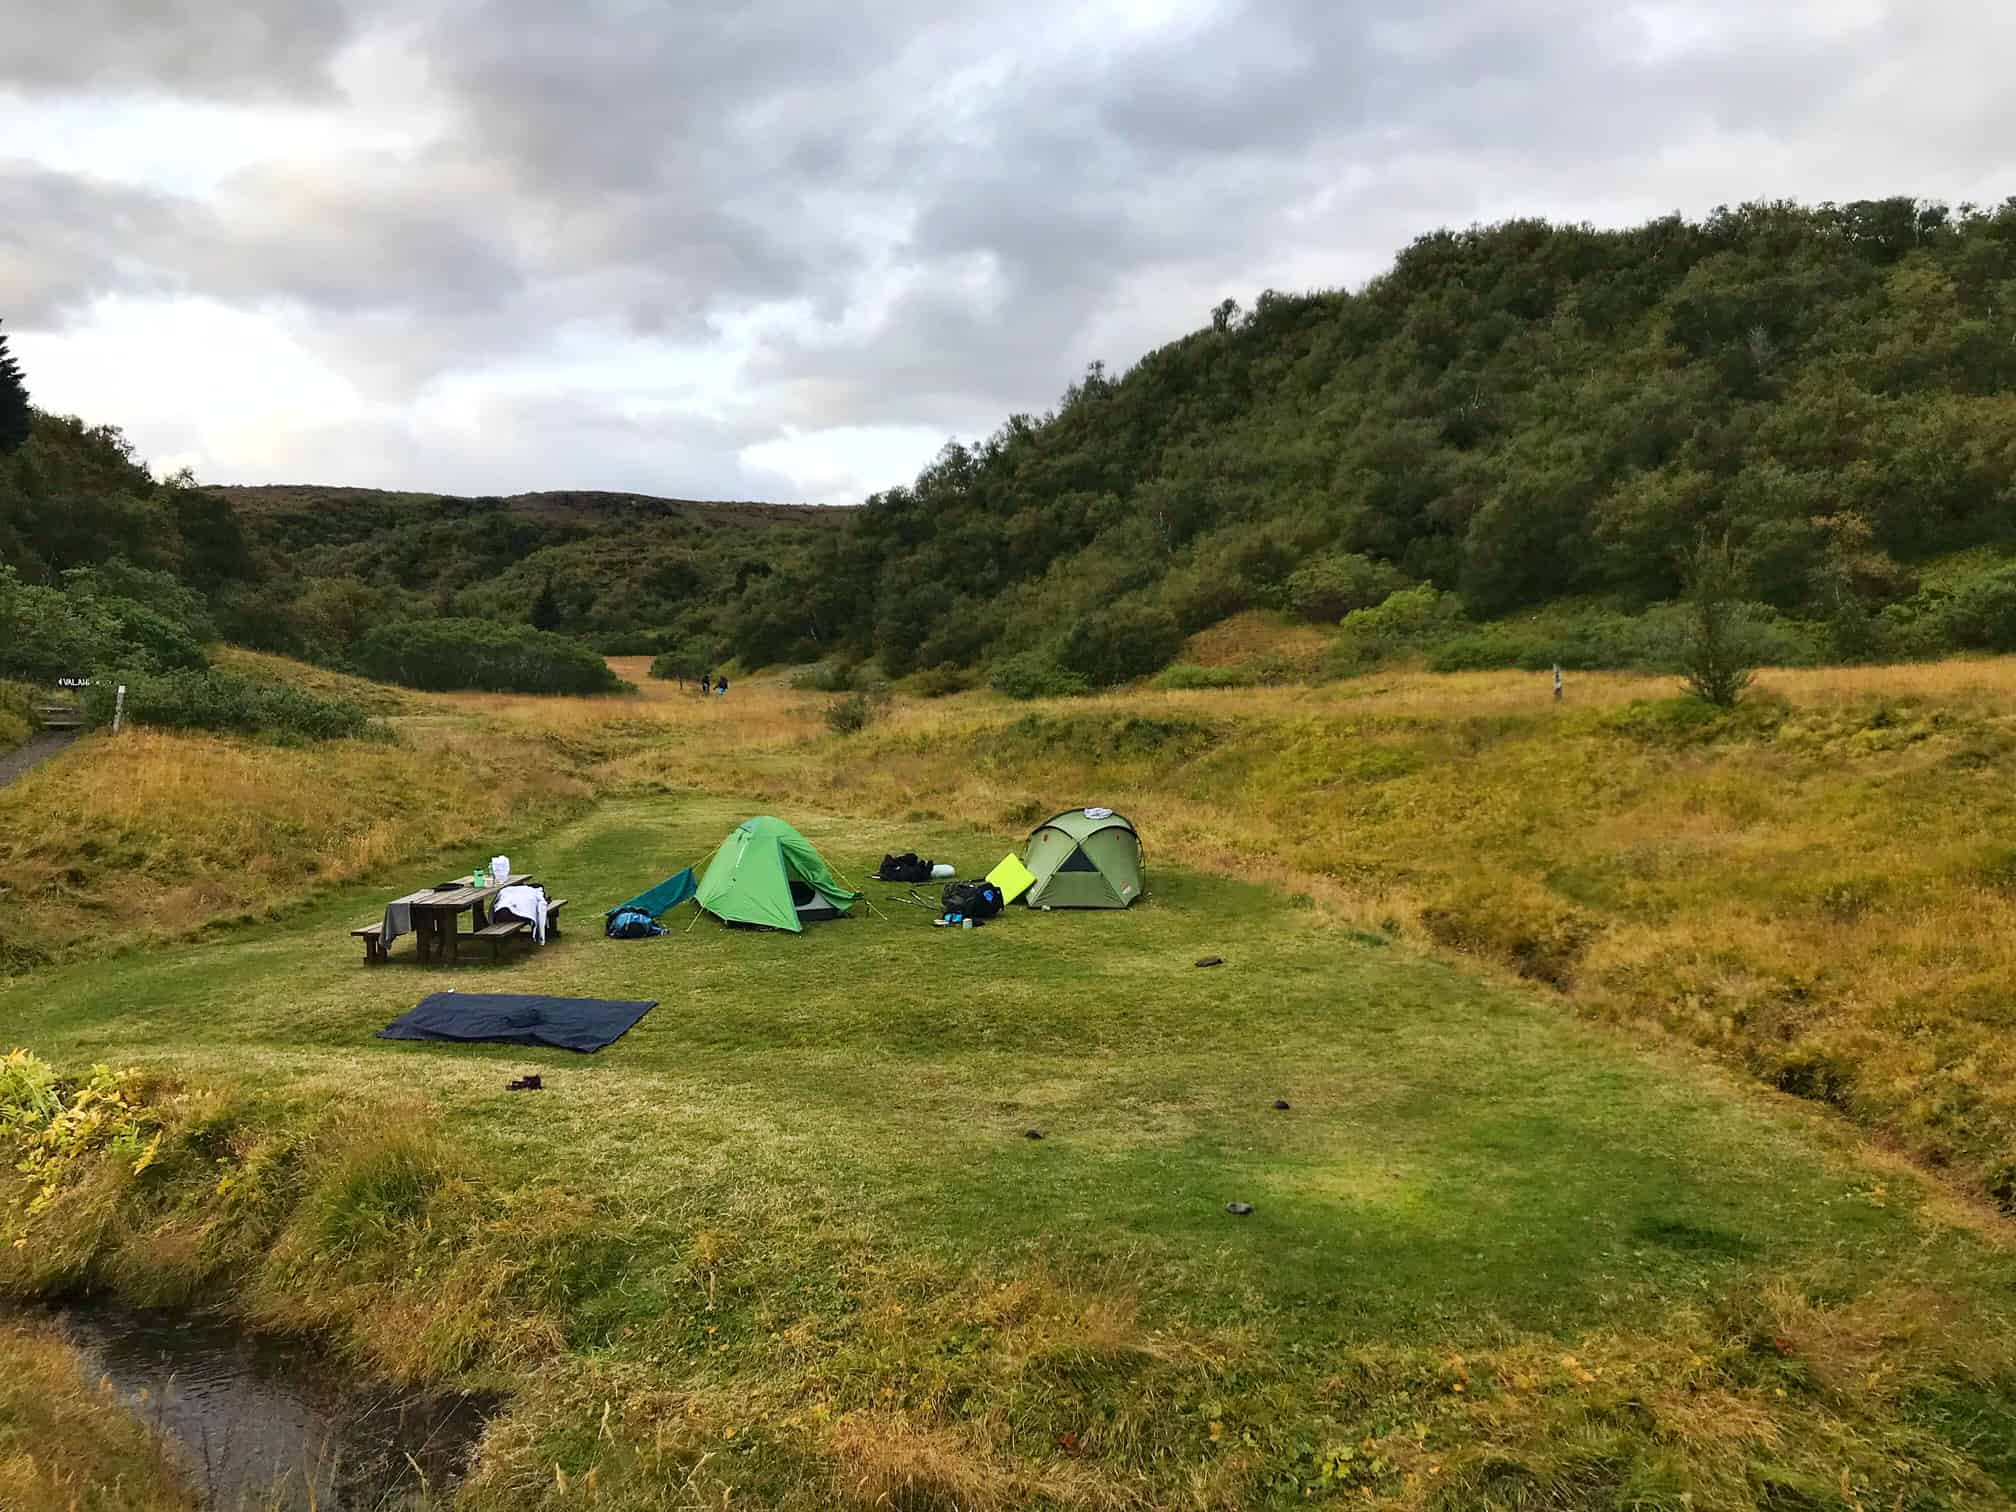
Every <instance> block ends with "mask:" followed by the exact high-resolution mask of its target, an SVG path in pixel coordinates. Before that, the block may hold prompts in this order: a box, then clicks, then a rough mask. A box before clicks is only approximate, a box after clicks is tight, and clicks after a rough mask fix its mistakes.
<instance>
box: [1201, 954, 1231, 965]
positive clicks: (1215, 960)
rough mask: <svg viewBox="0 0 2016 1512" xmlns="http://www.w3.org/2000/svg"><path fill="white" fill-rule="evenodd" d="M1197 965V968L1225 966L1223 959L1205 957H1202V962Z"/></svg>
mask: <svg viewBox="0 0 2016 1512" xmlns="http://www.w3.org/2000/svg"><path fill="white" fill-rule="evenodd" d="M1197 964H1198V965H1199V966H1223V965H1224V964H1225V957H1223V956H1206V957H1204V959H1203V960H1201V961H1199V962H1198V963H1197Z"/></svg>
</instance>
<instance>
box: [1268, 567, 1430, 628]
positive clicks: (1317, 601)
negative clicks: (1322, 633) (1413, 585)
mask: <svg viewBox="0 0 2016 1512" xmlns="http://www.w3.org/2000/svg"><path fill="white" fill-rule="evenodd" d="M1406 583H1407V579H1406V578H1405V577H1404V576H1402V575H1401V573H1400V571H1399V569H1398V568H1396V567H1394V566H1393V565H1392V564H1391V563H1389V562H1378V561H1374V560H1373V559H1372V558H1371V557H1368V556H1364V555H1361V554H1359V553H1357V552H1333V553H1331V554H1330V555H1328V556H1320V557H1317V558H1316V559H1315V560H1314V561H1310V562H1305V563H1303V564H1302V565H1301V566H1300V567H1297V568H1296V569H1295V570H1294V571H1293V572H1291V573H1289V574H1288V582H1287V589H1288V604H1289V607H1290V608H1292V609H1293V610H1294V611H1295V612H1296V613H1297V614H1299V615H1301V616H1302V618H1304V619H1306V620H1313V621H1315V622H1317V623H1319V624H1333V625H1334V624H1335V623H1337V621H1338V620H1340V619H1342V618H1343V617H1344V616H1345V615H1347V614H1349V613H1351V612H1352V611H1353V610H1354V609H1370V608H1372V607H1373V606H1374V605H1376V604H1382V603H1384V602H1385V601H1386V599H1387V597H1388V596H1389V595H1391V594H1393V593H1394V592H1396V591H1398V590H1399V589H1401V588H1403V587H1405V586H1406Z"/></svg>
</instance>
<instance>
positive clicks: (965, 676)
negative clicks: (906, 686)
mask: <svg viewBox="0 0 2016 1512" xmlns="http://www.w3.org/2000/svg"><path fill="white" fill-rule="evenodd" d="M976 681H977V678H976V675H975V674H974V672H973V670H972V668H970V667H953V666H940V667H926V668H925V669H924V670H923V671H922V672H919V673H918V674H917V675H916V676H915V677H914V678H912V679H911V681H910V686H911V687H912V688H913V689H915V690H916V692H917V695H918V697H920V698H946V697H949V696H950V695H952V694H954V693H964V692H965V691H966V690H967V689H968V688H970V687H972V686H973V685H974V683H975V682H976Z"/></svg>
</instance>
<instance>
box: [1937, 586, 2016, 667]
mask: <svg viewBox="0 0 2016 1512" xmlns="http://www.w3.org/2000/svg"><path fill="white" fill-rule="evenodd" d="M1941 618H1942V619H1943V621H1944V629H1945V634H1946V639H1947V641H1948V642H1949V643H1950V644H1952V645H1955V646H1966V647H1972V648H1978V649H1981V650H1986V651H2016V567H2005V568H2003V569H2002V570H2001V571H2000V572H1995V573H1990V574H1989V575H1988V576H1986V577H1980V578H1976V579H1975V580H1974V581H1973V582H1971V583H1968V584H1966V585H1965V586H1963V587H1962V588H1961V589H1960V590H1959V591H1958V592H1957V593H1955V594H1954V595H1953V597H1952V599H1951V600H1950V601H1948V603H1947V604H1946V606H1945V613H1944V614H1943V615H1942V616H1941Z"/></svg>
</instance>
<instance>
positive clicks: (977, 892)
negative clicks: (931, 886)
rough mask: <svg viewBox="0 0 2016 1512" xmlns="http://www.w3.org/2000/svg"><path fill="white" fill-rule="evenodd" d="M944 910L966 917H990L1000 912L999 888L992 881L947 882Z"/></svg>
mask: <svg viewBox="0 0 2016 1512" xmlns="http://www.w3.org/2000/svg"><path fill="white" fill-rule="evenodd" d="M945 912H947V913H948V914H955V913H956V914H959V915H960V916H962V917H964V918H968V919H991V918H993V917H994V915H996V914H998V913H999V912H1001V889H1000V888H998V887H996V886H995V885H994V884H993V883H992V882H947V883H946V884H945Z"/></svg>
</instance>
